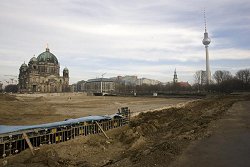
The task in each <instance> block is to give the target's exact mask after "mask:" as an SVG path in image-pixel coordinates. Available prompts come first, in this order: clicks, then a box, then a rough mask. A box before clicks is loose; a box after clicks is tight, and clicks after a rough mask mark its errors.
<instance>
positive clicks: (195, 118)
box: [0, 95, 250, 167]
mask: <svg viewBox="0 0 250 167" xmlns="http://www.w3.org/2000/svg"><path fill="white" fill-rule="evenodd" d="M241 101H250V96H248V95H245V96H243V95H227V96H213V97H208V98H205V99H200V100H192V101H190V102H188V103H186V104H185V105H179V106H177V107H169V108H165V109H160V110H156V111H152V112H143V113H140V114H139V115H137V116H135V117H133V118H132V120H131V122H130V124H129V125H127V126H124V127H121V128H117V129H113V130H110V131H108V132H107V135H108V136H109V137H110V139H109V140H107V139H106V138H105V137H104V135H103V134H98V135H90V136H87V137H81V136H80V137H78V138H76V139H74V140H70V141H67V142H64V143H59V144H53V145H43V146H41V147H40V148H38V149H37V150H36V151H35V156H32V155H31V153H30V151H29V150H25V151H23V152H21V153H19V154H17V155H13V156H10V157H7V158H5V159H1V160H0V162H1V165H4V166H9V167H10V166H11V167H17V166H20V167H26V166H27V167H40V166H41V167H47V166H49V167H54V166H55V167H57V166H58V167H59V166H60V167H61V166H62V167H76V166H79V167H101V166H107V167H115V166H124V167H125V166H126V167H128V166H132V167H141V166H146V167H152V166H160V167H161V166H162V167H165V166H169V165H171V164H172V163H173V162H175V161H176V160H178V158H179V157H180V156H181V155H182V154H183V153H184V152H185V150H186V149H187V148H188V146H190V145H191V143H193V142H196V141H199V140H203V139H207V138H210V137H211V136H213V134H214V131H215V130H216V128H214V125H215V124H216V122H218V121H219V120H221V119H222V118H224V117H225V116H226V115H227V113H228V111H230V110H229V109H230V108H231V107H232V106H233V105H234V104H235V103H237V102H241ZM151 103H152V104H153V103H154V101H152V102H151ZM184 166H185V165H184ZM198 166H199V165H198Z"/></svg>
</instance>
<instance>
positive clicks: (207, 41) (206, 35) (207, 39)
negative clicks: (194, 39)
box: [202, 32, 211, 45]
mask: <svg viewBox="0 0 250 167" xmlns="http://www.w3.org/2000/svg"><path fill="white" fill-rule="evenodd" d="M210 42H211V39H210V38H209V37H208V33H207V32H205V33H204V39H203V40H202V43H203V45H209V44H210Z"/></svg>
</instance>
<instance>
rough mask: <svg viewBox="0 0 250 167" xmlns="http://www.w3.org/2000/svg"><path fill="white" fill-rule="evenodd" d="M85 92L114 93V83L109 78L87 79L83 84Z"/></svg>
mask: <svg viewBox="0 0 250 167" xmlns="http://www.w3.org/2000/svg"><path fill="white" fill-rule="evenodd" d="M85 91H86V92H92V93H112V92H114V91H115V82H114V80H113V79H109V78H96V79H89V80H87V81H86V83H85Z"/></svg>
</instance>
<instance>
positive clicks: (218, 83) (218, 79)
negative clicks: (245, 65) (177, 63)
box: [194, 69, 250, 92]
mask: <svg viewBox="0 0 250 167" xmlns="http://www.w3.org/2000/svg"><path fill="white" fill-rule="evenodd" d="M194 79H195V84H194V86H196V87H197V89H199V90H210V91H216V92H233V91H249V90H250V69H242V70H239V71H237V72H236V74H235V75H232V74H231V72H230V71H226V70H217V71H215V73H214V74H213V79H214V81H215V82H213V81H212V84H210V85H206V73H205V71H197V72H196V73H195V75H194Z"/></svg>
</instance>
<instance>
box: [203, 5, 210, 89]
mask: <svg viewBox="0 0 250 167" xmlns="http://www.w3.org/2000/svg"><path fill="white" fill-rule="evenodd" d="M204 24H205V33H204V38H203V40H202V43H203V45H205V50H206V80H207V84H208V85H209V84H210V82H211V72H210V67H209V53H208V45H209V44H210V42H211V39H210V38H209V37H208V33H207V19H206V11H205V9H204Z"/></svg>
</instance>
